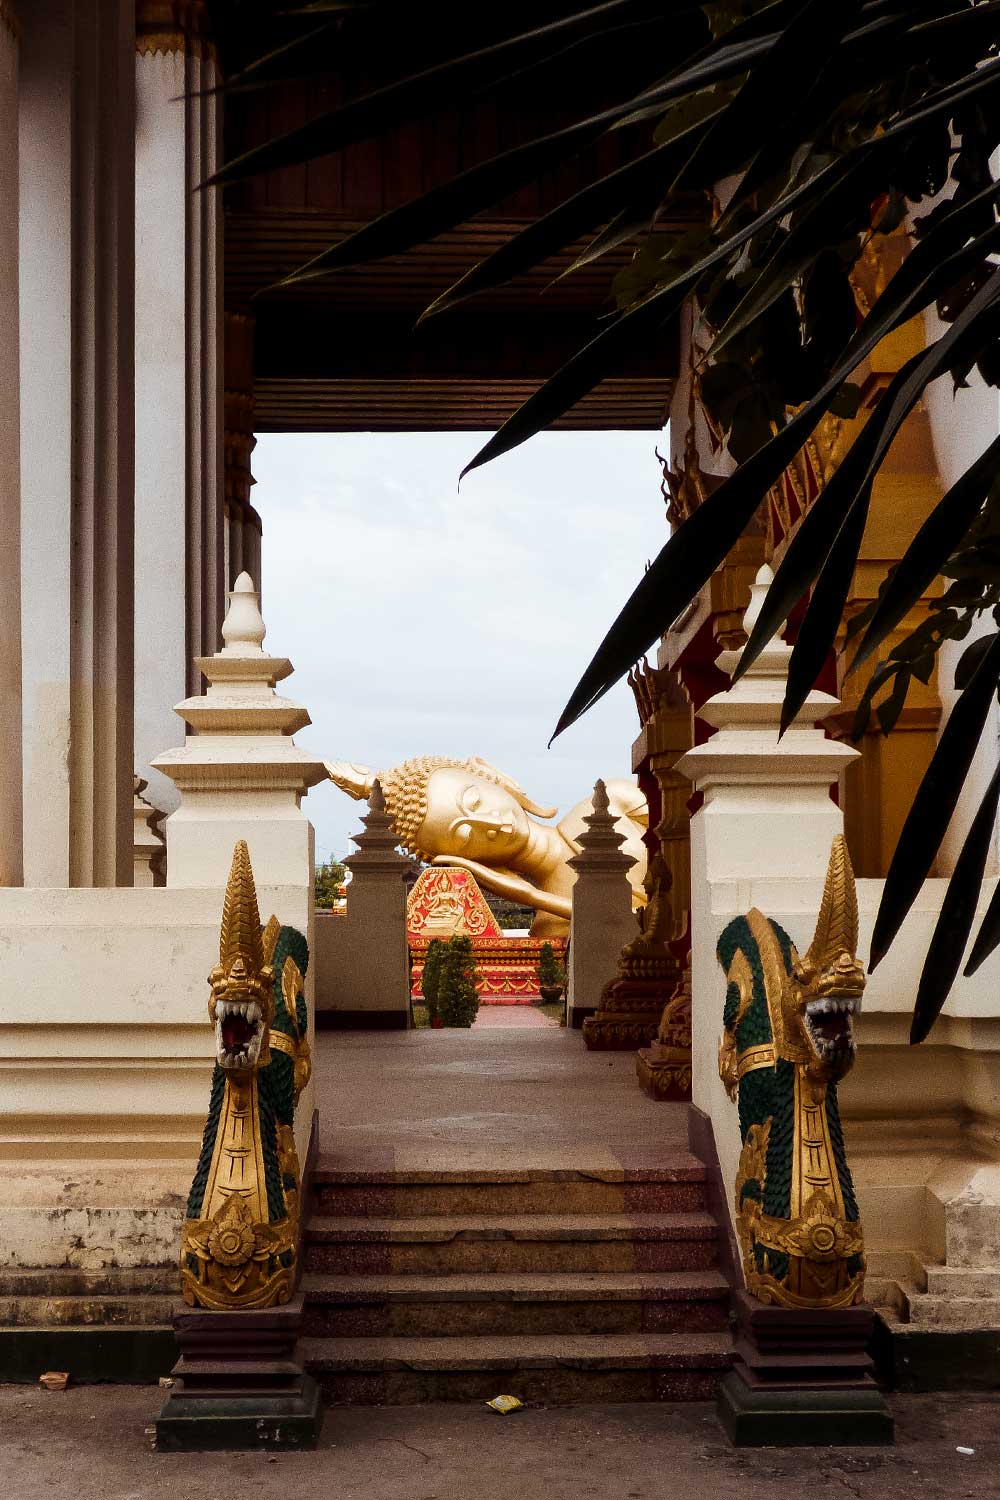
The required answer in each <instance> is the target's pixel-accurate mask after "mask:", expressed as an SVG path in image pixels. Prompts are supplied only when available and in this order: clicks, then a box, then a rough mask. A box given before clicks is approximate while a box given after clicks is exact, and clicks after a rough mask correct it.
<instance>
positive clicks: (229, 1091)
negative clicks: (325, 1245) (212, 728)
mask: <svg viewBox="0 0 1000 1500" xmlns="http://www.w3.org/2000/svg"><path fill="white" fill-rule="evenodd" d="M293 950H294V951H295V952H296V953H297V954H298V960H296V959H295V958H293ZM279 964H280V971H279V973H278V974H276V969H278V968H279ZM307 965H308V949H307V947H306V942H305V938H304V937H303V936H302V935H301V933H298V932H296V931H295V929H294V928H288V927H281V926H280V924H279V923H278V921H277V919H276V918H274V917H272V918H271V919H270V921H269V922H268V924H267V926H266V928H264V929H263V930H262V929H261V924H260V914H259V911H258V906H257V892H256V888H255V885H254V878H253V870H252V869H251V865H250V855H249V851H248V849H247V846H246V843H245V842H244V841H243V840H242V839H241V840H240V842H239V843H238V844H237V845H236V848H235V850H234V852H233V863H232V868H231V870H230V874H229V882H228V884H227V886H226V895H225V902H224V904H223V913H222V930H221V934H220V939H219V962H218V964H217V965H216V966H215V968H214V969H213V970H212V972H211V974H210V976H209V983H210V985H211V995H210V998H209V1002H208V1013H209V1019H210V1020H211V1022H212V1024H213V1026H214V1028H215V1038H216V1043H215V1045H216V1063H215V1071H214V1074H213V1078H212V1094H211V1101H210V1104H209V1113H208V1121H207V1123H206V1126H205V1133H204V1136H203V1139H202V1148H201V1155H200V1157H199V1161H198V1167H197V1170H196V1172H195V1177H194V1182H193V1183H192V1186H191V1193H190V1196H189V1199H188V1211H187V1219H186V1220H185V1223H184V1228H183V1232H182V1238H181V1286H182V1292H183V1296H184V1300H185V1301H186V1302H187V1303H189V1304H190V1305H191V1306H196V1307H204V1308H210V1309H213V1310H229V1309H236V1308H256V1307H271V1306H274V1305H275V1304H278V1303H283V1302H287V1301H288V1299H289V1297H290V1296H291V1294H292V1291H293V1290H294V1286H295V1279H296V1256H297V1247H298V1239H299V1165H298V1159H297V1156H296V1152H295V1137H294V1130H293V1124H294V1110H295V1103H296V1100H297V1098H298V1093H299V1091H300V1088H301V1087H303V1086H304V1082H305V1081H307V1080H308V1076H309V1068H310V1063H309V1047H308V1041H307V1040H306V1038H305V1028H304V1025H303V1020H302V1018H303V1016H304V1012H305V998H304V984H305V980H304V977H303V976H304V971H305V968H306V966H307Z"/></svg>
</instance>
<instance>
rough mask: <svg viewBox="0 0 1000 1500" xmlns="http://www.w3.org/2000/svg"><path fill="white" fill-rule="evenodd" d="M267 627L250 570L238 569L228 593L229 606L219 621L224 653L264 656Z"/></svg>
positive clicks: (224, 654) (226, 654)
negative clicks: (242, 571) (247, 571)
mask: <svg viewBox="0 0 1000 1500" xmlns="http://www.w3.org/2000/svg"><path fill="white" fill-rule="evenodd" d="M266 634H267V628H266V626H265V624H264V618H263V616H262V615H261V612H260V595H259V594H258V593H257V590H256V589H255V588H254V586H253V579H252V578H251V577H250V574H249V573H241V574H240V576H239V578H237V580H236V582H235V583H234V584H233V588H232V592H231V593H230V595H229V609H228V611H227V612H226V618H225V619H224V620H223V622H222V639H223V641H224V642H225V645H224V646H223V648H222V652H221V654H222V655H223V656H263V655H264V652H263V649H262V645H263V640H264V636H265V635H266Z"/></svg>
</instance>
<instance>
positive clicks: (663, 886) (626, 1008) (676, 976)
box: [583, 854, 690, 1057]
mask: <svg viewBox="0 0 1000 1500" xmlns="http://www.w3.org/2000/svg"><path fill="white" fill-rule="evenodd" d="M645 885H646V891H647V895H648V897H649V899H648V901H647V904H646V906H645V907H644V909H643V910H642V911H641V912H639V913H637V917H638V920H639V924H640V928H639V934H638V936H637V937H635V938H634V939H633V940H632V942H631V943H626V945H625V947H624V948H623V949H622V951H621V957H620V958H619V960H618V974H617V976H616V978H614V979H612V980H611V981H610V982H609V983H608V984H606V985H605V986H604V989H603V990H602V991H601V998H600V1000H599V1002H598V1006H597V1013H596V1014H595V1015H593V1016H588V1017H587V1019H586V1021H584V1023H583V1039H584V1041H585V1042H586V1044H587V1046H588V1047H589V1048H590V1050H591V1051H593V1052H634V1051H635V1049H636V1048H637V1047H648V1046H649V1045H650V1043H651V1042H653V1041H655V1040H656V1037H657V1034H658V1032H659V1029H660V1019H661V1017H662V1015H663V1011H664V1008H665V1007H666V1006H667V1005H668V1004H669V1003H670V1002H671V1001H672V1000H674V999H675V998H676V997H677V996H678V995H679V994H680V993H681V990H682V987H683V969H682V966H681V964H680V962H679V960H678V959H677V956H676V954H675V953H674V951H673V949H672V946H671V941H670V938H671V928H672V925H673V924H672V917H671V912H670V903H669V899H668V896H669V891H670V872H669V870H668V869H667V866H666V863H665V861H664V858H663V855H662V854H655V855H654V856H653V858H652V859H651V860H650V863H649V868H648V870H647V872H646V881H645ZM689 1057H690V1050H689Z"/></svg>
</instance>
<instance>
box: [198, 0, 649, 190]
mask: <svg viewBox="0 0 1000 1500" xmlns="http://www.w3.org/2000/svg"><path fill="white" fill-rule="evenodd" d="M635 4H636V0H604V3H602V4H600V5H594V6H590V7H588V8H587V9H586V10H583V11H575V12H573V13H572V14H571V15H568V16H563V17H561V18H559V19H558V20H555V21H551V22H549V23H548V24H547V25H544V26H538V27H535V28H533V29H532V30H530V31H526V32H522V33H520V34H519V35H517V36H513V37H505V38H503V39H502V40H501V41H499V42H496V43H494V44H492V45H491V46H488V47H482V48H479V49H478V50H476V51H475V52H468V53H463V54H460V55H459V56H457V57H453V58H449V59H448V60H447V61H446V62H442V63H437V64H435V65H434V66H433V67H431V68H426V69H424V71H423V72H421V73H415V74H413V75H412V76H411V77H409V78H404V79H401V80H399V81H398V82H395V83H390V84H387V85H386V86H385V87H384V88H381V89H376V90H375V91H374V92H373V93H371V94H365V95H364V96H363V97H362V98H361V99H352V100H351V101H350V102H349V103H348V104H345V105H342V106H341V107H340V108H339V109H334V110H330V111H328V112H327V113H326V114H324V115H321V116H319V117H318V118H317V119H314V120H310V121H308V122H307V123H306V124H305V125H302V126H299V127H298V128H297V129H295V130H290V131H288V132H286V134H284V135H281V136H277V137H275V138H274V139H273V140H270V141H266V142H265V143H264V144H263V145H261V146H255V147H254V148H253V149H252V150H251V151H246V152H244V153H243V155H242V156H239V157H236V158H235V159H234V160H233V161H231V162H227V163H226V165H225V166H224V167H222V168H221V169H220V170H219V171H218V172H216V173H215V175H214V176H213V177H210V178H209V179H208V182H207V183H206V186H209V187H211V186H213V185H215V184H218V183H227V182H238V181H240V180H241V179H242V178H244V177H253V176H256V175H257V173H259V172H271V171H274V170H275V169H276V168H278V167H289V166H296V165H298V164H299V163H301V162H304V161H314V160H316V158H317V157H320V156H326V155H328V154H329V153H330V152H331V151H340V150H342V149H343V147H345V146H350V145H353V144H354V143H355V142H357V141H361V140H365V139H366V138H367V137H368V136H371V135H377V134H379V133H380V132H381V131H384V130H387V129H388V128H389V127H390V126H392V125H397V124H399V123H401V122H402V121H404V120H410V119H414V118H417V117H419V116H420V115H422V114H427V113H429V112H433V111H434V110H437V109H440V107H441V102H442V99H447V100H448V102H449V103H451V104H454V103H455V101H456V99H460V98H469V97H474V96H475V94H476V93H477V92H478V91H479V90H481V89H482V88H483V87H484V86H485V85H487V84H488V83H491V82H494V81H496V79H498V78H500V77H503V76H504V75H505V74H506V73H507V72H508V71H509V69H510V68H511V67H512V66H513V65H514V64H515V63H517V62H518V61H521V60H527V59H531V58H536V57H539V56H542V55H544V53H545V50H546V49H547V48H549V47H550V46H551V44H552V43H556V44H558V43H560V42H561V41H562V40H563V39H564V38H565V37H566V36H567V35H569V34H571V33H573V32H580V31H582V32H583V33H584V35H585V36H586V34H587V32H588V31H590V30H591V29H592V28H593V27H594V25H595V24H596V23H598V22H599V21H602V20H605V19H608V18H610V17H613V16H616V15H622V14H625V13H627V12H628V11H629V10H630V9H632V8H633V7H634V6H635ZM631 103H632V101H631V100H630V101H627V104H626V106H625V108H624V109H623V110H619V111H618V112H615V113H614V117H615V118H618V117H619V116H620V114H621V113H623V112H627V109H628V108H629V107H631Z"/></svg>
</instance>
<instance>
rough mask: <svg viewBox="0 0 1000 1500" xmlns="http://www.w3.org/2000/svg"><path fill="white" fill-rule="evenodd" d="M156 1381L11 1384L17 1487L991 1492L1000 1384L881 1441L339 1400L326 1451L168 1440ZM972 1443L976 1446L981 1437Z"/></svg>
mask: <svg viewBox="0 0 1000 1500" xmlns="http://www.w3.org/2000/svg"><path fill="white" fill-rule="evenodd" d="M163 1395H164V1393H163V1392H162V1391H159V1390H157V1389H155V1388H151V1387H146V1386H132V1387H125V1386H84V1387H80V1388H78V1389H73V1388H72V1387H71V1388H70V1389H69V1390H68V1391H66V1392H63V1393H61V1394H60V1393H47V1392H43V1391H40V1390H37V1389H35V1388H29V1387H25V1386H0V1481H2V1482H3V1487H4V1491H5V1495H4V1500H63V1497H65V1500H70V1497H72V1500H160V1497H162V1500H246V1497H247V1496H248V1494H251V1495H253V1496H254V1497H255V1500H270V1497H271V1496H274V1497H279V1496H281V1497H293V1500H348V1497H357V1500H362V1497H363V1500H580V1497H583V1496H599V1497H601V1500H654V1497H655V1500H660V1497H663V1496H669V1497H678V1500H680V1497H687V1496H693V1497H697V1500H729V1497H732V1500H737V1497H738V1500H757V1497H761V1500H763V1497H764V1496H767V1497H768V1500H775V1495H776V1494H780V1493H784V1494H786V1495H790V1496H793V1497H795V1496H797V1497H799V1500H801V1497H802V1495H803V1494H807V1496H808V1500H851V1497H853V1500H869V1497H871V1500H897V1497H899V1500H903V1497H904V1496H905V1497H906V1500H914V1497H919V1500H937V1497H942V1500H944V1497H947V1500H968V1497H975V1500H983V1497H992V1496H996V1497H1000V1396H951V1395H949V1396H900V1397H896V1398H894V1400H893V1406H894V1410H895V1413H896V1419H897V1436H898V1441H897V1444H896V1446H895V1448H878V1449H863V1448H855V1449H845V1448H842V1449H832V1448H798V1449H789V1448H785V1449H778V1448H769V1449H758V1450H748V1449H742V1450H739V1449H733V1448H731V1447H729V1445H728V1443H727V1442H726V1440H725V1438H724V1437H723V1435H722V1433H721V1431H720V1430H719V1428H718V1427H717V1425H716V1422H715V1418H714V1414H713V1409H712V1407H710V1406H705V1405H700V1404H693V1405H688V1406H674V1407H671V1406H668V1405H663V1406H654V1405H648V1406H647V1405H636V1406H589V1407H588V1406H577V1407H563V1408H552V1409H526V1410H523V1411H520V1412H516V1413H514V1414H513V1415H511V1416H507V1417H502V1416H498V1415H496V1414H495V1413H494V1412H492V1411H489V1410H487V1409H486V1408H485V1407H482V1406H478V1405H476V1406H458V1405H455V1406H423V1407H417V1406H406V1407H399V1406H397V1407H384V1408H374V1407H355V1408H341V1409H338V1410H334V1411H331V1412H328V1413H327V1416H326V1421H325V1425H324V1429H323V1435H322V1439H321V1443H320V1447H319V1448H318V1449H317V1450H316V1451H315V1452H313V1453H295V1454H280V1455H267V1454H264V1453H237V1454H232V1453H227V1454H166V1453H156V1452H154V1451H152V1450H151V1447H150V1444H151V1438H150V1437H149V1436H148V1435H147V1434H146V1432H145V1429H146V1428H147V1427H149V1426H150V1424H151V1422H152V1421H153V1419H154V1417H155V1416H156V1413H157V1411H158V1410H159V1407H160V1405H161V1402H162V1400H163ZM959 1447H966V1448H972V1449H974V1452H973V1453H972V1454H971V1455H970V1454H963V1453H960V1452H957V1451H956V1450H957V1449H958V1448H959Z"/></svg>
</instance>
